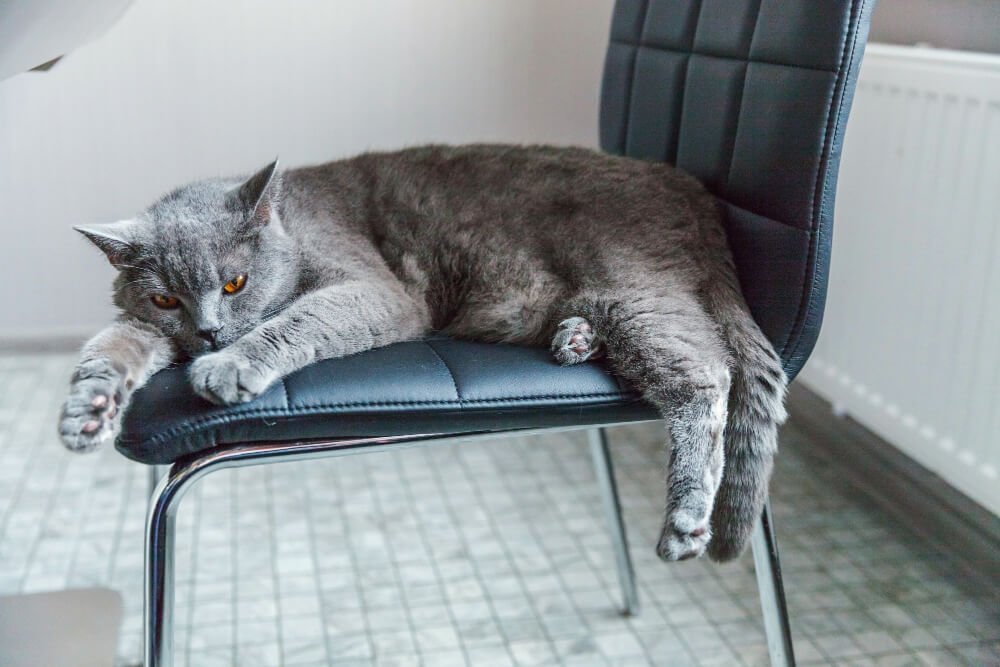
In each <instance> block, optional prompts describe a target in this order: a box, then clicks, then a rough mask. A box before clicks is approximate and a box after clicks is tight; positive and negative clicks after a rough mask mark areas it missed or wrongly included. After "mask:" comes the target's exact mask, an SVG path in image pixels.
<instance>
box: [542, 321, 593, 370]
mask: <svg viewBox="0 0 1000 667" xmlns="http://www.w3.org/2000/svg"><path fill="white" fill-rule="evenodd" d="M551 349H552V356H554V357H555V358H556V361H558V362H559V363H560V364H562V365H563V366H571V365H572V364H579V363H581V362H584V361H587V359H598V358H600V357H602V356H604V346H603V344H602V343H601V341H600V340H598V338H597V336H596V334H595V333H594V328H593V327H592V326H591V325H590V322H588V321H587V320H585V319H583V318H582V317H571V318H569V319H567V320H563V321H562V322H560V323H559V327H558V328H557V329H556V335H555V336H554V337H553V338H552V347H551Z"/></svg>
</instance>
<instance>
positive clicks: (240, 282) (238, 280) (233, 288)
mask: <svg viewBox="0 0 1000 667" xmlns="http://www.w3.org/2000/svg"><path fill="white" fill-rule="evenodd" d="M246 284H247V277H246V274H243V273H241V274H240V275H238V276H236V277H235V278H233V279H232V280H230V281H229V282H228V283H226V284H225V285H223V286H222V291H223V292H225V293H226V294H236V293H237V292H239V291H240V290H241V289H243V286H244V285H246Z"/></svg>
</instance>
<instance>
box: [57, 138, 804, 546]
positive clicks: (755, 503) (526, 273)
mask: <svg viewBox="0 0 1000 667" xmlns="http://www.w3.org/2000/svg"><path fill="white" fill-rule="evenodd" d="M79 229H80V231H81V232H82V233H84V234H85V235H86V236H87V237H88V238H90V239H91V240H92V241H93V242H94V243H95V244H96V245H98V246H99V247H100V248H101V249H102V250H104V252H105V253H106V254H107V255H108V258H109V259H110V261H111V262H112V264H114V265H115V266H116V267H118V269H119V275H118V278H117V280H116V282H115V292H114V293H115V303H116V304H117V305H118V307H119V308H120V309H121V313H122V314H121V317H120V319H119V321H118V322H117V323H116V324H113V325H112V326H111V327H110V328H108V329H106V330H105V331H103V332H101V333H100V334H98V336H97V337H95V338H94V339H93V340H92V341H90V342H89V343H88V344H87V346H86V347H85V348H84V351H83V358H82V360H81V362H80V365H79V366H78V368H77V371H76V373H75V375H74V377H73V380H72V386H71V389H70V396H69V398H68V399H67V402H66V406H65V408H64V411H63V415H62V419H61V423H60V433H61V434H62V438H63V440H64V442H65V443H66V445H67V446H68V447H69V448H71V449H74V450H90V449H93V448H94V447H95V446H97V445H98V444H99V443H100V442H102V441H105V440H108V439H110V438H112V437H113V436H114V435H115V432H116V429H117V426H118V422H117V416H118V415H119V414H120V412H121V410H122V409H123V408H125V407H126V406H127V402H128V397H129V395H130V393H131V392H132V391H133V390H134V388H135V387H138V386H139V385H141V384H142V383H143V382H144V381H145V380H146V379H147V378H148V377H149V376H150V375H151V374H152V373H153V372H155V371H156V370H158V369H160V368H162V367H163V366H165V365H167V364H169V363H171V362H172V360H174V359H175V358H177V357H178V356H192V357H196V359H195V360H194V362H193V363H192V365H191V367H190V371H189V373H190V380H191V383H192V385H193V387H194V390H195V391H196V392H197V393H198V394H200V395H201V396H203V397H205V398H206V399H208V400H209V401H212V402H215V403H221V404H232V403H240V402H243V401H249V400H252V399H253V398H254V397H255V396H257V395H259V394H260V393H261V392H262V391H264V389H266V388H267V387H268V386H269V385H270V384H271V383H273V382H274V381H275V380H277V379H278V378H280V377H282V376H284V375H287V374H288V373H291V372H293V371H295V370H296V369H299V368H302V367H303V366H305V365H307V364H309V363H311V362H313V361H316V360H318V359H324V358H329V357H338V356H342V355H348V354H352V353H355V352H360V351H363V350H368V349H371V348H374V347H378V346H382V345H388V344H390V343H394V342H397V341H403V340H408V339H414V338H418V337H420V336H422V335H424V334H426V333H428V332H430V331H432V330H439V331H442V332H444V333H447V334H450V335H452V336H455V337H458V338H465V339H471V340H479V341H488V342H508V343H521V344H529V345H550V346H551V347H552V349H553V353H554V355H555V356H556V358H557V360H558V361H560V362H561V363H577V362H580V361H584V360H585V359H586V358H588V357H589V356H590V355H591V354H593V353H594V352H595V351H599V352H601V353H603V354H606V356H607V359H608V361H609V363H610V365H611V367H612V368H613V369H614V371H615V372H616V373H618V374H620V375H621V376H623V377H624V378H626V379H628V380H629V381H631V382H632V383H634V384H635V386H637V387H638V388H639V389H640V390H641V391H642V392H643V394H644V395H645V397H646V398H647V399H648V400H649V401H650V402H652V403H653V404H654V405H656V406H657V407H658V408H659V409H660V411H661V412H662V414H663V417H664V419H665V421H666V425H667V430H668V433H669V436H670V439H671V441H672V443H673V445H672V447H671V448H670V466H669V474H668V480H667V516H666V521H665V523H664V528H663V532H662V535H661V538H660V540H659V544H658V553H659V554H660V556H661V557H663V558H665V559H669V560H676V559H683V558H689V557H693V556H698V555H700V554H701V553H703V552H704V551H705V550H706V548H707V549H708V552H709V554H710V555H711V556H712V557H713V558H715V559H717V560H728V559H731V558H734V557H735V556H737V555H739V553H740V552H741V550H742V549H743V547H744V546H745V544H746V542H747V539H748V537H749V534H750V531H751V529H752V527H753V525H754V522H755V521H756V519H757V517H758V515H759V514H760V511H761V508H762V505H763V502H764V500H765V498H766V494H767V485H768V481H769V478H770V475H771V466H772V459H773V456H774V453H775V451H776V446H777V442H776V432H777V427H778V425H779V424H780V423H781V422H782V421H783V420H784V418H785V412H784V408H783V401H784V394H785V385H786V378H785V375H784V373H783V372H782V368H781V364H780V363H779V360H778V357H777V355H776V354H775V353H774V350H773V349H772V347H771V345H770V344H769V342H768V341H767V339H766V338H765V337H764V335H763V334H762V333H761V331H760V330H759V329H758V327H757V326H756V324H755V323H754V320H753V319H752V317H751V316H750V314H749V311H748V309H747V306H746V304H745V302H744V300H743V297H742V295H741V293H740V289H739V284H738V282H737V278H736V274H735V270H734V266H733V261H732V257H731V255H730V252H729V248H728V247H727V245H726V237H725V233H724V231H723V227H722V224H721V213H720V208H719V206H718V204H717V202H716V200H715V199H714V198H713V197H712V196H711V195H710V194H709V193H708V192H707V191H706V190H705V189H704V188H703V187H702V186H701V185H700V184H699V183H698V182H697V181H695V179H693V178H691V177H690V176H688V175H686V174H684V173H682V172H681V171H679V170H677V169H674V168H672V167H670V166H667V165H664V164H658V163H649V162H641V161H637V160H631V159H626V158H620V157H613V156H609V155H604V154H600V153H597V152H593V151H590V150H585V149H578V148H552V147H519V146H488V145H476V146H466V147H445V146H427V147H421V148H413V149H409V150H404V151H400V152H394V153H373V154H365V155H360V156H358V157H355V158H351V159H347V160H342V161H338V162H332V163H329V164H324V165H320V166H316V167H308V168H304V169H295V170H292V171H289V172H286V173H283V174H279V173H278V172H277V171H276V169H275V165H274V164H272V165H268V167H266V168H265V169H263V170H262V171H261V172H258V173H257V174H255V175H253V176H252V177H250V178H249V179H248V180H246V181H244V180H243V179H230V180H225V179H217V180H207V181H200V182H197V183H193V184H191V185H188V186H185V187H182V188H180V189H178V190H176V191H174V192H172V193H170V194H168V195H166V196H165V197H163V198H162V199H161V200H159V201H158V202H156V203H155V204H153V205H152V206H151V207H150V208H149V209H148V210H146V211H144V212H143V213H141V214H140V215H139V216H138V217H136V218H135V219H134V220H128V221H123V222H119V223H114V224H112V225H98V226H92V227H82V228H79ZM238 274H246V276H247V282H246V286H245V287H244V288H243V290H242V291H240V292H238V293H236V294H233V295H228V294H225V293H224V292H223V291H222V286H223V285H224V284H225V283H226V282H227V281H228V280H230V279H231V278H233V277H234V276H236V275H238ZM154 293H159V294H164V295H171V296H175V297H177V298H178V299H180V301H181V303H182V307H181V308H178V309H176V310H162V309H159V308H157V307H156V306H155V305H153V303H152V301H151V295H152V294H154ZM198 331H202V332H203V336H204V332H206V331H208V332H212V331H215V332H216V333H215V342H214V343H212V342H210V336H205V337H199V335H198V333H197V332H198ZM101 397H103V398H101ZM727 417H728V419H727ZM723 471H724V474H723Z"/></svg>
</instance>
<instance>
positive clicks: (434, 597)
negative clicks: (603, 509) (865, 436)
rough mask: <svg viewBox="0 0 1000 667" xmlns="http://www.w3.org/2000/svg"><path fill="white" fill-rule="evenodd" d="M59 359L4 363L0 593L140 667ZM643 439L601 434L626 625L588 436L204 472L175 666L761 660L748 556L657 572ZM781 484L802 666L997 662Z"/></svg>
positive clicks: (831, 516)
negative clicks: (61, 422) (114, 635)
mask: <svg viewBox="0 0 1000 667" xmlns="http://www.w3.org/2000/svg"><path fill="white" fill-rule="evenodd" d="M70 363H71V359H70V358H68V357H62V356H49V357H20V358H14V357H7V358H0V460H2V461H3V465H2V466H0V594H3V593H15V592H21V591H23V592H27V591H41V590H51V589H59V588H64V587H78V586H93V585H104V586H110V587H113V588H116V589H118V590H120V591H122V592H123V594H124V596H125V601H126V619H127V620H126V622H125V626H124V628H123V634H122V639H121V647H120V654H121V661H122V664H129V663H134V662H137V661H138V655H139V632H140V624H139V619H140V613H141V612H140V605H141V601H140V584H141V545H140V539H141V534H142V519H143V511H144V505H145V496H144V493H145V474H144V470H143V469H142V467H140V466H138V465H135V464H132V463H129V462H127V461H126V460H124V459H123V458H121V457H119V456H117V455H116V454H115V453H114V452H113V451H111V450H108V451H104V452H101V453H99V454H95V455H90V456H77V455H72V454H69V453H67V452H64V451H63V450H62V449H61V447H60V446H59V445H58V444H57V442H56V439H55V437H54V417H55V413H56V409H57V406H58V402H59V400H60V398H61V396H60V393H61V391H62V388H63V386H64V383H65V380H66V377H67V375H68V371H69V368H70ZM660 438H661V435H660V432H659V428H658V427H657V426H656V425H646V426H635V427H628V428H625V429H620V430H618V431H616V432H614V434H613V440H614V443H615V447H614V456H615V462H616V465H617V472H618V477H619V481H620V484H621V491H622V493H623V503H624V505H625V512H626V518H627V521H628V528H629V533H630V536H631V538H632V543H633V544H632V553H633V557H634V559H635V563H636V567H637V570H638V578H639V582H640V595H641V599H642V604H643V610H642V613H641V615H639V616H638V617H635V618H630V619H626V618H622V617H621V616H619V615H618V614H617V613H616V612H615V608H616V605H617V603H618V590H617V582H616V579H615V570H614V566H613V562H612V557H611V552H610V550H609V548H608V543H607V539H606V537H605V533H604V531H603V526H602V524H601V521H600V516H601V515H600V505H599V499H598V497H597V493H596V488H595V486H594V483H593V478H592V473H591V468H590V460H589V456H588V453H587V450H586V447H585V445H584V441H583V436H582V434H579V433H577V434H572V435H567V434H563V435H553V436H548V437H544V438H535V439H519V438H511V439H506V440H494V441H486V442H480V443H467V444H463V445H445V446H439V447H436V448H423V449H412V450H407V451H404V452H399V453H394V454H375V455H370V456H362V457H354V458H348V459H338V460H330V461H325V462H311V463H307V464H284V465H280V466H270V467H265V468H256V469H243V470H239V471H230V472H223V473H219V474H217V475H216V476H213V477H210V478H208V479H206V480H205V481H204V483H202V484H201V485H200V486H199V487H198V488H196V489H195V490H194V491H193V492H192V494H191V495H190V496H189V497H188V498H187V499H185V501H184V505H183V506H182V509H181V513H180V517H179V519H178V535H179V540H180V545H179V549H180V552H179V554H178V556H179V557H178V561H177V562H178V568H177V575H178V584H179V590H178V603H177V612H178V636H177V640H178V646H179V651H178V652H179V656H180V657H181V658H183V660H182V663H186V664H188V665H190V666H191V667H212V666H214V665H238V666H239V667H250V666H252V665H269V666H274V665H286V666H288V667H313V666H319V665H327V664H333V665H352V666H353V665H379V666H389V665H392V666H398V667H403V666H404V665H427V666H431V667H449V666H451V665H471V666H474V667H489V666H494V665H495V666H500V665H574V666H578V667H582V666H584V665H588V666H589V665H602V666H608V665H615V666H621V667H624V666H629V667H631V666H633V665H635V666H641V665H739V664H744V665H762V664H766V663H767V651H766V646H765V643H764V636H763V633H762V631H761V620H760V613H759V610H758V607H757V604H758V603H757V593H756V586H755V581H754V577H753V569H752V561H751V559H750V557H749V555H748V556H747V557H745V558H744V559H743V560H741V561H740V562H738V563H736V564H733V565H729V566H725V567H720V566H716V565H713V564H711V563H708V562H702V561H696V562H687V563H681V564H674V565H665V564H663V563H660V562H659V561H657V560H656V558H655V556H654V554H653V549H652V542H653V538H654V537H655V535H656V532H657V528H658V524H659V521H660V511H661V496H662V480H661V476H662V473H661V469H662V466H661V459H662V456H661V441H660ZM783 442H784V451H783V452H782V455H781V456H780V458H779V465H778V472H777V475H776V478H775V482H774V487H773V489H774V499H775V511H776V514H777V522H778V530H779V539H780V541H781V546H782V556H783V563H784V567H785V570H786V585H787V591H788V596H789V603H790V607H791V615H792V619H793V626H794V632H795V642H796V651H797V653H798V657H799V662H800V664H851V665H870V664H877V665H911V664H912V665H952V664H969V665H977V666H978V665H990V664H1000V613H998V608H1000V595H998V592H997V589H996V587H994V588H993V589H992V590H983V589H979V590H976V591H972V592H970V591H968V590H964V587H963V585H962V584H963V582H962V581H961V580H960V578H957V577H956V575H955V574H954V573H953V572H949V571H947V569H946V568H944V567H942V566H941V565H939V564H938V562H939V561H938V559H936V558H935V556H934V553H933V551H932V550H931V549H930V548H929V546H928V545H925V544H922V543H920V542H917V541H915V540H914V539H913V538H911V537H909V536H908V535H907V533H906V532H905V531H904V530H902V529H900V528H899V527H898V526H896V525H893V523H892V522H890V521H889V520H888V519H887V518H886V517H885V516H883V515H882V514H880V513H879V512H877V511H874V510H872V509H871V508H869V507H866V506H865V504H864V502H863V501H862V500H860V499H857V498H853V497H851V494H849V493H848V492H845V491H844V489H843V487H842V485H841V483H840V482H839V481H838V480H836V479H834V478H833V477H832V476H831V475H830V474H829V473H825V472H824V471H822V470H811V469H810V467H809V466H808V465H807V462H806V459H804V458H803V456H802V455H801V454H800V452H802V451H804V450H805V449H806V448H808V447H809V445H810V443H809V442H807V441H805V440H804V438H803V436H802V435H801V434H800V433H799V432H797V431H796V429H795V427H794V418H793V420H792V423H791V424H790V425H789V426H788V427H786V429H785V432H784V434H783Z"/></svg>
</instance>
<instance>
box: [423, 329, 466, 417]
mask: <svg viewBox="0 0 1000 667" xmlns="http://www.w3.org/2000/svg"><path fill="white" fill-rule="evenodd" d="M424 345H426V346H427V347H429V348H431V352H433V353H434V356H435V357H437V358H438V359H439V360H440V361H441V363H442V364H444V367H445V369H446V370H447V371H448V376H449V377H450V378H451V386H452V387H453V388H454V389H455V398H456V399H458V402H459V403H460V404H461V402H462V394H461V392H459V391H458V380H456V379H455V373H454V372H453V371H452V370H451V366H449V365H448V362H447V361H445V360H444V357H442V356H441V353H440V352H438V351H437V348H436V347H434V346H433V345H431V342H430V341H427V340H425V341H424Z"/></svg>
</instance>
